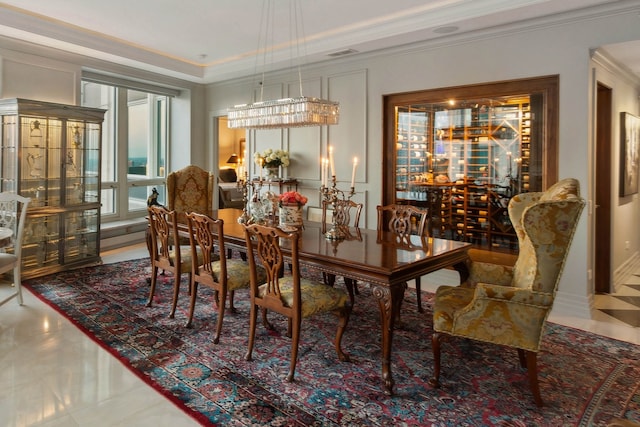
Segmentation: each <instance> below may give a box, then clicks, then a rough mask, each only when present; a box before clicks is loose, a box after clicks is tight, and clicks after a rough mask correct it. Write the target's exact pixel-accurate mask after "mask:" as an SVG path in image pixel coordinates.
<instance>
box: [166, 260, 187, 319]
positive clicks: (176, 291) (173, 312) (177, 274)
mask: <svg viewBox="0 0 640 427" xmlns="http://www.w3.org/2000/svg"><path fill="white" fill-rule="evenodd" d="M173 276H174V279H173V299H172V300H171V312H170V313H169V319H173V318H174V317H175V315H176V307H177V306H178V295H180V278H181V274H180V272H179V271H176V272H174V274H173ZM189 282H191V279H189Z"/></svg>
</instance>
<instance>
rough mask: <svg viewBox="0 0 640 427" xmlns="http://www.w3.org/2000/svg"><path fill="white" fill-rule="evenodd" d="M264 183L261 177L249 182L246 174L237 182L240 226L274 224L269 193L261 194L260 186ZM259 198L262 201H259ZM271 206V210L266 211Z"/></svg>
mask: <svg viewBox="0 0 640 427" xmlns="http://www.w3.org/2000/svg"><path fill="white" fill-rule="evenodd" d="M263 184H264V181H263V179H262V177H260V179H259V180H253V181H250V180H249V176H248V173H247V172H245V173H244V177H243V179H241V180H240V181H238V188H242V206H243V208H242V214H241V215H240V216H239V217H238V223H240V224H253V223H258V224H265V223H272V224H273V223H275V218H274V215H275V214H274V210H273V203H274V202H273V200H272V198H271V197H269V199H268V200H267V197H268V196H270V192H267V193H265V194H262V186H263ZM261 196H263V199H262V200H261ZM269 206H271V209H267V208H268V207H269Z"/></svg>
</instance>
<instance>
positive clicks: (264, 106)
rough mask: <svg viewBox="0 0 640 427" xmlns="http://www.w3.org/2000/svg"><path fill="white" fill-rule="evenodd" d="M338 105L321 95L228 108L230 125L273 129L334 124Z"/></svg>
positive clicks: (336, 121)
mask: <svg viewBox="0 0 640 427" xmlns="http://www.w3.org/2000/svg"><path fill="white" fill-rule="evenodd" d="M339 108H340V106H339V104H338V103H337V102H334V101H329V100H326V99H319V98H307V97H306V96H301V97H299V98H284V99H277V100H274V101H259V102H254V103H253V104H242V105H236V106H234V107H233V108H230V109H229V116H228V119H229V120H228V124H227V126H228V127H230V128H247V129H273V128H289V127H301V126H321V125H335V124H337V123H338V118H339Z"/></svg>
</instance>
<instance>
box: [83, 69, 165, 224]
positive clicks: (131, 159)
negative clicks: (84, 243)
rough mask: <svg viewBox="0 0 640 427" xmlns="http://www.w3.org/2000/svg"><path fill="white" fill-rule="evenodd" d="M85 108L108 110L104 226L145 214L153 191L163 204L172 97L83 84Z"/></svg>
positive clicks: (103, 200) (103, 188)
mask: <svg viewBox="0 0 640 427" xmlns="http://www.w3.org/2000/svg"><path fill="white" fill-rule="evenodd" d="M82 105H84V106H89V107H97V108H103V109H106V110H107V113H106V114H105V120H104V124H103V137H102V161H101V167H102V190H101V197H100V200H101V203H102V220H103V222H108V221H118V220H124V219H129V218H135V217H141V216H144V215H145V214H146V208H147V203H146V202H147V197H148V196H149V195H150V194H151V191H152V189H153V188H154V187H155V188H157V190H158V192H159V193H160V197H159V200H158V201H159V202H160V203H161V204H164V197H165V189H164V179H165V170H166V164H167V144H168V134H169V129H168V123H169V110H170V108H169V105H170V97H168V96H166V95H157V94H154V93H149V92H144V91H140V90H134V89H128V88H124V87H119V86H114V85H108V84H103V83H97V82H91V81H83V85H82Z"/></svg>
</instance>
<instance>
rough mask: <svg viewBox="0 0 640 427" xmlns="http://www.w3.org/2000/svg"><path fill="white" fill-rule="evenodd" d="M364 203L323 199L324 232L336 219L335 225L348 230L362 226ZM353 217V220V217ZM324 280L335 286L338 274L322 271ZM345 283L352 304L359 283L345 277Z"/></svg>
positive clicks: (322, 218)
mask: <svg viewBox="0 0 640 427" xmlns="http://www.w3.org/2000/svg"><path fill="white" fill-rule="evenodd" d="M362 208H363V204H362V203H356V202H354V201H353V200H351V199H349V200H340V199H338V200H337V201H336V204H335V206H334V205H333V202H331V201H329V200H323V201H322V217H321V221H322V232H323V233H326V232H327V222H328V223H329V224H333V221H334V219H335V225H336V227H338V228H344V229H345V231H348V229H349V227H351V226H353V227H355V228H358V227H359V226H360V214H361V213H362ZM352 217H353V220H352V219H351V218H352ZM322 277H323V279H324V282H325V283H326V284H327V285H329V286H333V285H334V284H335V282H336V275H335V274H331V273H326V272H322ZM344 285H345V287H346V288H347V292H348V293H349V299H350V300H351V305H353V304H354V302H355V295H354V294H358V284H357V281H356V280H354V279H349V278H347V277H345V278H344Z"/></svg>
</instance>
